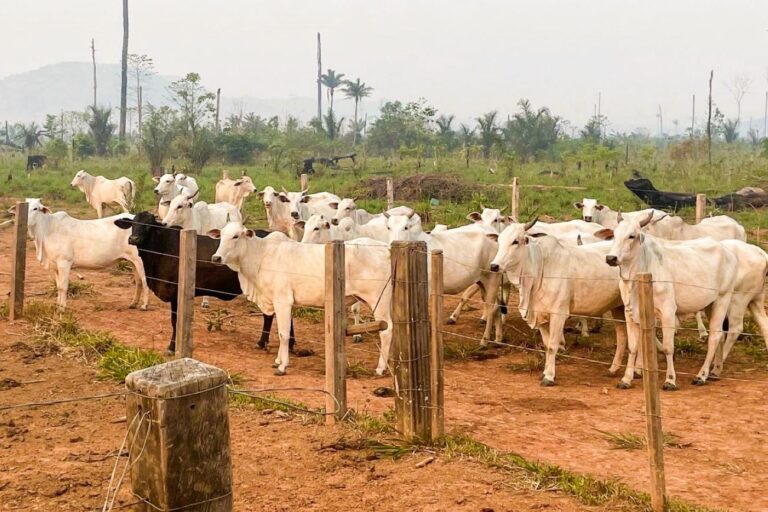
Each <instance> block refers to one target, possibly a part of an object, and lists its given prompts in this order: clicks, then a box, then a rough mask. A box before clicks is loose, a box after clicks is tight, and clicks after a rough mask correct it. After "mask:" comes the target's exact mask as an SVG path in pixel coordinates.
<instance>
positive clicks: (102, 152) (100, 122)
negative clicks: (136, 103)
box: [88, 106, 115, 156]
mask: <svg viewBox="0 0 768 512" xmlns="http://www.w3.org/2000/svg"><path fill="white" fill-rule="evenodd" d="M89 109H90V115H89V116H88V129H89V130H90V135H91V138H92V139H93V144H94V146H95V151H96V155H97V156H106V155H107V149H108V148H109V143H110V141H111V140H112V135H113V134H114V133H115V125H114V124H113V123H111V122H110V121H109V119H110V117H111V115H112V110H111V109H110V108H109V107H94V106H91V107H89Z"/></svg>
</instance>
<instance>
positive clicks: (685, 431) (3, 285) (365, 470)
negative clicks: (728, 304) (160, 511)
mask: <svg viewBox="0 0 768 512" xmlns="http://www.w3.org/2000/svg"><path fill="white" fill-rule="evenodd" d="M10 240H11V233H10V230H3V231H0V255H2V256H3V257H0V294H1V295H2V296H5V294H6V293H7V292H8V289H9V281H8V280H9V277H8V270H9V261H8V258H7V257H5V255H8V254H9V246H10ZM33 256H34V255H33V252H29V254H28V262H27V273H28V274H27V275H28V279H27V296H28V297H29V298H30V299H37V300H46V301H52V300H53V299H51V298H49V297H48V296H46V295H44V294H42V293H43V292H44V291H45V290H48V289H49V288H50V286H51V283H52V279H53V278H52V274H51V273H49V272H47V271H45V270H44V269H42V268H41V267H40V266H39V264H38V263H37V262H36V261H35V260H34V257H33ZM82 273H83V276H84V279H85V281H87V282H89V283H91V284H93V288H94V290H95V294H94V295H92V296H85V297H80V298H75V299H70V300H71V302H70V307H71V309H72V310H73V311H74V312H75V313H76V315H77V317H78V318H79V319H80V323H81V324H82V325H83V326H84V327H87V328H91V329H103V330H108V331H111V332H112V333H114V334H115V335H116V336H117V337H118V338H119V339H120V340H121V341H123V342H124V343H127V344H131V345H136V346H141V347H145V348H156V349H158V350H162V349H164V347H165V345H166V344H167V341H168V339H169V337H170V326H169V318H168V316H169V313H168V310H167V307H166V306H165V305H164V304H162V303H160V302H159V301H158V300H157V299H156V298H154V297H152V300H151V301H150V310H149V311H137V310H129V309H127V305H128V303H129V301H130V295H131V293H132V286H131V278H130V276H129V275H127V274H119V273H115V272H110V271H108V270H104V271H85V272H82ZM448 302H449V304H447V305H446V308H448V307H451V306H453V305H454V303H453V302H452V301H448ZM212 305H213V307H214V308H218V307H223V308H226V310H227V311H228V314H230V315H235V316H233V317H230V318H227V319H225V320H224V323H223V328H222V331H214V332H208V331H207V330H206V321H205V319H204V314H202V313H201V310H200V309H199V308H198V309H196V317H195V340H196V348H195V357H196V358H198V359H200V360H202V361H205V362H208V363H211V364H214V365H217V366H219V367H221V368H225V369H227V370H229V371H230V372H233V373H238V374H240V375H241V376H242V377H243V378H244V379H245V384H244V386H246V387H249V388H266V387H270V388H272V387H274V388H289V387H302V388H321V387H322V386H323V357H322V354H323V342H322V340H323V326H322V317H320V318H319V320H318V319H310V318H300V319H297V321H296V334H297V339H298V343H299V347H300V348H308V349H312V350H314V351H315V354H316V355H313V356H309V357H304V358H292V359H291V366H290V367H289V373H288V375H287V376H285V377H275V376H274V375H273V370H272V368H271V362H272V359H273V358H274V345H275V343H274V341H273V344H272V353H270V354H267V353H265V352H263V351H259V350H256V349H255V348H254V345H255V340H256V339H257V337H258V332H259V331H260V328H261V318H259V317H258V316H253V315H249V314H248V308H247V307H246V303H245V301H244V300H242V299H236V300H235V301H233V302H230V303H221V302H217V301H215V300H214V301H212ZM512 311H515V310H514V309H513V310H512ZM478 316H479V312H478V311H470V312H468V313H467V314H465V315H464V316H463V317H462V318H461V319H460V320H459V322H458V324H457V325H455V326H447V327H446V330H448V331H451V332H456V333H459V334H461V335H464V336H469V337H473V338H475V337H478V336H479V335H480V333H481V327H480V326H479V325H478V320H477V318H478ZM0 328H2V329H3V332H4V335H3V336H2V338H3V339H4V341H3V342H2V343H1V344H0V346H1V347H2V350H3V352H2V353H3V355H2V357H0V379H2V378H5V377H10V378H14V379H16V380H19V381H22V382H26V381H34V380H37V379H41V378H44V379H45V381H44V382H40V383H29V384H25V385H23V386H21V387H18V388H12V389H9V390H6V391H0V404H8V403H18V402H24V401H29V400H37V399H43V398H44V397H45V398H53V397H59V396H69V395H73V394H74V395H78V394H84V393H83V392H84V391H86V390H87V394H90V393H98V392H100V391H102V390H111V389H115V387H114V386H111V385H109V384H105V383H100V382H97V381H95V380H94V379H93V375H92V374H88V372H84V370H83V367H82V366H80V364H79V363H75V362H72V361H70V360H68V359H66V358H64V359H62V358H59V357H58V356H50V357H46V358H43V359H41V360H39V361H37V360H35V361H34V362H33V363H23V362H21V363H20V362H19V361H18V360H17V359H19V358H20V357H21V356H20V355H19V354H20V353H19V352H18V351H14V350H13V349H11V348H10V345H11V344H12V342H13V341H14V340H19V339H20V337H19V333H20V329H19V328H18V327H16V326H9V325H8V324H7V323H5V324H0ZM506 330H507V333H508V338H509V339H508V341H509V342H510V343H512V344H521V343H524V342H528V343H532V342H533V339H534V336H533V334H532V333H531V332H530V331H529V330H528V329H527V328H526V327H525V326H524V325H523V324H522V323H521V321H520V320H519V317H517V315H516V314H515V315H512V317H511V318H510V320H509V321H508V325H507V329H506ZM574 337H575V335H573V334H571V335H567V341H568V345H569V349H568V353H569V354H571V355H576V356H580V357H588V358H593V359H597V360H600V361H610V359H611V355H612V352H611V345H612V343H613V329H612V328H611V327H610V326H606V327H604V329H603V333H602V334H599V335H593V336H591V337H590V338H589V339H588V340H587V341H586V342H584V341H583V340H582V341H581V342H580V343H579V345H578V346H576V345H575V344H574ZM274 339H275V335H273V340H274ZM375 343H376V338H374V337H371V336H366V338H365V341H364V342H363V343H362V344H351V343H348V344H347V354H348V360H349V365H350V373H351V374H352V375H351V377H350V379H349V381H348V395H349V405H350V406H351V407H353V408H355V409H357V410H360V411H371V412H374V413H381V412H383V411H385V410H387V409H389V408H390V407H391V406H392V399H391V398H378V397H376V396H374V395H373V393H372V392H373V390H374V389H375V388H378V387H380V386H386V385H390V383H391V377H384V378H375V377H373V376H371V373H372V370H373V368H374V367H375V359H376V356H377V353H376V345H375ZM472 343H473V342H461V341H460V340H458V339H453V337H451V336H446V344H447V345H451V346H459V345H463V346H466V347H468V346H471V345H472ZM761 350H764V349H761ZM491 357H492V358H489V359H487V360H482V361H478V360H472V359H471V358H470V359H455V360H451V359H449V360H447V361H446V372H445V376H446V378H445V382H446V391H445V397H446V399H445V400H446V429H447V430H448V431H451V432H466V433H469V434H471V435H472V436H473V437H475V438H476V439H478V440H479V441H482V442H485V443H487V444H489V445H491V446H493V447H495V448H499V449H504V450H510V451H514V452H517V453H520V454H521V455H523V456H524V457H526V458H528V459H532V460H542V461H546V462H550V463H555V464H558V465H560V466H562V467H565V468H567V469H570V470H573V471H577V472H583V473H589V474H591V475H594V476H597V477H600V478H604V479H612V480H619V481H622V482H625V483H627V484H628V485H630V486H632V487H633V488H636V489H638V490H648V488H649V470H648V462H647V457H646V453H645V451H644V450H617V449H614V446H613V445H612V444H611V443H609V442H608V441H607V440H606V437H605V435H604V434H603V433H602V432H610V433H634V434H642V433H643V432H644V428H645V420H644V415H643V410H644V408H643V391H642V384H641V383H640V382H637V383H636V385H635V387H634V388H633V389H631V390H628V391H620V390H617V389H616V388H615V383H616V381H617V378H615V377H610V376H608V375H607V373H606V369H607V366H603V365H600V364H593V363H588V362H583V361H576V360H573V359H563V360H559V361H558V368H557V369H558V373H557V379H558V385H557V386H555V387H553V388H541V387H540V386H539V385H538V380H539V372H538V371H537V370H533V371H529V370H528V369H527V366H528V364H529V361H530V359H531V356H530V355H529V353H526V352H522V351H518V350H515V349H500V350H493V351H492V354H491ZM702 357H703V356H699V355H696V356H692V357H689V358H677V359H676V367H677V369H678V371H679V372H680V373H682V372H692V373H695V372H696V371H697V370H698V367H699V365H700V364H701V360H702ZM661 364H663V361H662V362H661ZM725 372H726V373H724V376H726V377H730V378H736V379H743V381H742V380H725V379H724V380H722V381H720V382H716V383H710V384H708V385H707V386H705V387H703V388H697V387H694V386H692V385H690V380H691V377H690V376H688V375H679V377H678V382H679V384H680V387H681V389H680V391H678V392H673V393H663V394H662V415H663V427H664V430H665V432H670V433H673V434H675V435H676V436H678V437H679V439H680V441H681V442H682V444H683V445H684V447H683V448H668V449H666V450H665V462H666V475H667V490H668V493H669V494H670V495H672V496H674V497H677V498H680V499H682V500H685V501H687V502H690V503H696V504H700V505H706V506H709V507H716V508H723V509H728V510H749V511H763V510H768V494H767V493H765V491H764V490H765V488H766V487H767V486H768V464H766V463H767V462H768V452H767V451H766V450H765V448H764V447H765V442H766V440H768V414H767V413H768V404H766V400H765V392H766V390H768V367H767V366H766V359H765V358H760V357H758V358H756V359H753V358H750V357H747V356H746V355H745V354H743V353H736V354H735V355H734V357H733V359H729V361H728V363H727V364H726V369H725ZM40 375H42V376H43V377H40ZM54 377H57V378H56V379H55V381H54ZM277 393H278V394H280V395H283V396H287V397H290V398H293V399H296V400H301V401H303V402H305V403H308V404H310V405H315V406H320V405H322V402H323V396H322V395H321V394H319V393H306V392H293V391H278V392H277ZM122 415H124V412H123V405H122V401H121V400H117V399H108V400H102V401H98V402H85V403H81V404H79V405H67V406H66V407H64V406H58V407H57V408H53V409H51V408H47V409H39V410H22V411H15V412H12V413H0V422H4V424H3V425H2V426H1V427H0V428H3V429H4V430H5V432H6V435H5V437H3V438H1V439H0V442H2V444H0V447H1V448H2V450H3V452H4V456H3V460H7V461H10V463H8V464H2V465H0V509H2V507H7V508H10V509H13V508H14V507H21V508H28V507H31V508H35V509H39V510H43V509H45V504H46V503H47V504H49V505H50V504H51V503H59V504H61V503H70V500H75V501H74V502H76V503H77V505H76V507H77V508H81V507H82V508H84V509H85V508H88V507H97V506H100V500H103V496H104V490H105V488H106V481H107V480H108V473H109V471H111V467H112V464H113V463H114V459H113V458H107V459H105V460H103V461H98V462H87V460H92V459H94V458H99V457H104V455H105V454H109V453H113V452H114V450H116V449H117V447H118V446H119V441H120V439H122V435H123V434H124V429H125V425H124V424H115V423H112V421H114V420H115V418H117V417H120V416H122ZM232 416H233V420H232V425H233V426H232V440H233V447H234V451H235V454H234V458H235V460H234V462H235V478H236V487H235V489H236V500H237V503H238V504H239V506H238V509H241V510H246V509H252V508H262V509H267V508H269V509H271V510H275V509H282V508H280V507H283V508H285V509H288V508H295V507H296V506H300V507H301V508H309V507H310V506H314V507H315V508H317V509H333V508H338V507H339V506H340V505H339V501H338V497H339V493H342V494H341V495H342V496H344V497H347V496H348V497H350V498H354V501H349V503H360V500H369V501H367V502H366V501H363V503H369V504H370V506H371V508H375V509H377V510H388V509H391V510H399V509H403V508H405V507H418V508H423V509H434V510H446V509H459V510H461V509H463V507H466V509H467V510H478V509H481V508H482V507H490V508H495V509H496V510H520V509H526V508H529V507H531V508H540V507H541V508H547V509H551V510H584V509H586V507H584V506H582V505H575V504H574V503H573V502H572V501H571V500H569V499H566V498H562V497H558V496H555V495H552V494H541V493H531V492H530V491H526V492H523V491H520V490H514V489H510V488H509V487H508V486H506V485H505V484H504V477H503V476H502V475H500V474H497V473H494V472H492V471H489V470H487V469H484V468H481V467H479V466H476V465H473V464H468V463H464V462H461V463H459V462H456V461H451V462H447V461H442V460H438V461H437V463H435V464H431V465H430V466H428V467H427V468H424V469H422V470H413V466H414V463H415V462H416V460H406V461H403V462H401V463H394V462H391V461H383V460H382V461H376V462H375V463H372V462H369V461H364V460H363V461H361V460H355V456H354V455H353V456H351V457H352V458H351V459H350V458H349V457H350V454H348V453H347V454H327V453H324V452H318V450H317V448H318V446H319V444H320V443H322V442H323V441H324V440H327V439H329V438H332V437H333V436H334V435H338V433H337V432H335V431H334V430H333V429H329V428H327V427H319V426H311V427H310V426H301V425H298V424H296V422H290V423H285V424H281V425H279V426H277V425H275V422H274V421H270V423H269V425H268V426H261V424H260V421H261V420H262V417H261V416H259V413H255V412H253V411H240V410H238V411H235V412H234V413H233V415H232ZM9 420H12V421H13V422H14V423H15V426H12V427H11V426H9V425H8V421H9ZM19 429H20V430H19ZM22 431H23V432H22ZM252 431H253V432H252ZM289 431H290V435H286V434H288V433H289ZM601 431H602V432H601ZM0 432H2V431H0ZM246 432H247V433H249V434H251V433H254V434H258V435H243V434H244V433H246ZM80 437H82V438H83V441H77V439H78V438H80ZM73 439H75V441H73ZM32 453H34V454H35V455H34V456H31V454H32ZM73 454H74V455H73ZM41 458H43V459H44V460H45V462H46V463H45V464H39V461H40V459H41ZM68 458H69V459H72V460H68ZM81 459H82V460H81ZM84 461H86V462H84ZM260 461H261V462H260ZM370 466H375V468H374V470H370V469H369V467H370ZM4 468H7V469H6V470H5V471H3V469H4ZM379 474H383V475H386V476H385V477H383V478H381V479H379V477H378V475H379ZM371 475H376V476H375V477H372V476H371ZM252 476H255V477H256V478H251V477H252ZM418 482H421V483H423V484H425V486H424V487H419V486H418ZM435 482H439V483H435ZM402 486H408V487H407V488H405V489H407V491H406V492H403V491H404V490H405V489H404V488H403V487H402ZM62 489H66V490H64V491H63V494H62V493H60V494H58V495H57V494H56V493H59V491H62ZM435 491H439V492H435ZM488 491H490V494H486V492H488ZM465 496H466V497H465ZM265 498H267V499H266V500H265ZM382 498H383V499H382ZM462 500H463V501H462ZM515 500H516V501H515ZM521 500H522V503H525V505H522V506H518V505H517V504H520V503H521ZM267 503H268V504H269V505H268V506H267V505H266V504H267ZM512 503H517V504H516V505H511V504H512ZM548 507H551V508H548Z"/></svg>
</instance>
